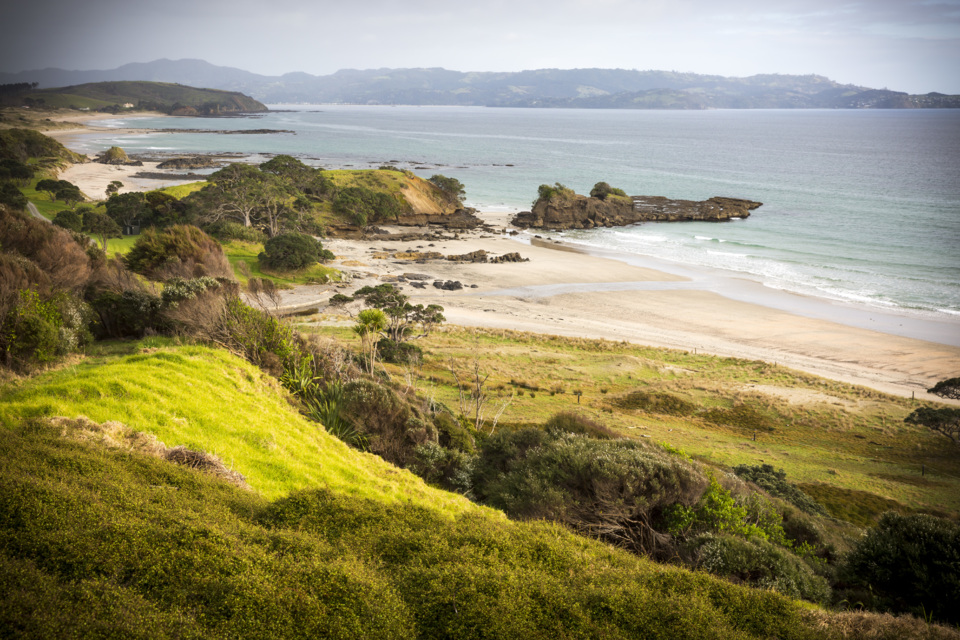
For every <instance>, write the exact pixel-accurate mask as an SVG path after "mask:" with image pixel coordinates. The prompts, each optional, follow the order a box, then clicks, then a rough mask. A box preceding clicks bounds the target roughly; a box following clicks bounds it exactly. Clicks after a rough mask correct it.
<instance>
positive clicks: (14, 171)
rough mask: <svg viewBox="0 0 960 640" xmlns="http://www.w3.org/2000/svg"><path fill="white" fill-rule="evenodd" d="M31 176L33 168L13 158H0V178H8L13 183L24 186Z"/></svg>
mask: <svg viewBox="0 0 960 640" xmlns="http://www.w3.org/2000/svg"><path fill="white" fill-rule="evenodd" d="M32 177H33V169H31V168H30V167H29V166H27V165H26V164H24V163H22V162H20V161H19V160H16V159H15V158H3V159H2V160H0V180H9V181H11V182H13V183H14V184H17V185H19V186H21V187H25V186H26V185H27V183H28V182H29V181H30V178H32Z"/></svg>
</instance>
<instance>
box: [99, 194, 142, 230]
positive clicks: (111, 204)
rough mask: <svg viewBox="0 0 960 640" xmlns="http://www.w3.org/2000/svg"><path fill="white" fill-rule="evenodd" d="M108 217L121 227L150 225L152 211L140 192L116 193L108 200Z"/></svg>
mask: <svg viewBox="0 0 960 640" xmlns="http://www.w3.org/2000/svg"><path fill="white" fill-rule="evenodd" d="M106 208H107V215H108V216H110V218H112V219H113V221H114V222H116V223H117V224H118V225H120V226H121V227H125V226H128V225H132V224H139V225H140V226H143V227H146V226H147V225H148V224H149V214H150V209H149V207H148V206H147V201H146V199H145V198H144V197H143V194H142V193H140V192H139V191H131V192H130V193H115V194H113V195H112V196H110V197H109V198H108V199H107V204H106Z"/></svg>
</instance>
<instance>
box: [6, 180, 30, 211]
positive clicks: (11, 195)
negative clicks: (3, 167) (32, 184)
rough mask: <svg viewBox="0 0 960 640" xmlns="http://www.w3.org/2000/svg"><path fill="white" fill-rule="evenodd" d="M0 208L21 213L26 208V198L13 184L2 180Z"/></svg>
mask: <svg viewBox="0 0 960 640" xmlns="http://www.w3.org/2000/svg"><path fill="white" fill-rule="evenodd" d="M0 206H3V207H9V208H10V209H16V210H17V211H23V210H24V209H26V208H27V196H25V195H23V194H22V193H21V192H20V189H17V187H16V185H15V184H13V183H12V182H9V181H7V180H4V181H2V182H0Z"/></svg>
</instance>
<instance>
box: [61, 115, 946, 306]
mask: <svg viewBox="0 0 960 640" xmlns="http://www.w3.org/2000/svg"><path fill="white" fill-rule="evenodd" d="M282 108H283V109H287V111H277V112H271V113H269V114H265V115H263V116H260V117H255V118H230V119H224V120H211V119H191V118H187V119H181V118H178V119H170V118H146V119H142V118H138V119H135V120H134V119H128V120H123V119H118V120H115V121H108V122H107V124H109V125H112V126H117V127H121V126H137V127H148V128H199V129H226V130H233V129H254V128H270V129H290V130H293V131H295V133H294V134H275V135H220V134H184V133H164V134H145V135H142V134H141V135H110V134H97V135H90V136H85V137H84V138H83V139H81V140H80V142H79V145H80V146H81V147H85V148H86V150H88V151H90V152H95V151H99V150H101V149H103V148H106V147H107V146H110V145H112V144H119V145H120V146H122V147H124V148H125V149H127V150H128V151H130V152H138V151H147V150H162V151H184V152H185V151H232V152H240V153H244V154H250V155H257V154H269V153H290V154H293V155H298V156H301V157H303V158H305V159H306V160H307V161H308V162H311V163H314V164H319V165H322V166H326V167H330V168H339V167H347V166H353V167H357V168H366V167H370V166H374V167H375V166H379V165H380V164H383V163H385V162H387V161H399V162H400V165H401V166H403V167H406V168H411V169H413V170H414V171H415V172H416V173H418V174H420V175H423V176H424V177H428V176H430V175H432V174H434V173H443V174H445V175H451V176H454V177H456V178H458V179H459V180H461V182H463V183H464V184H465V185H466V188H467V202H468V204H470V205H472V206H475V207H477V208H478V209H480V210H481V211H483V210H521V209H526V208H529V206H530V203H531V201H532V200H533V198H534V197H535V195H536V191H537V186H538V185H540V184H542V183H553V182H562V183H564V184H566V185H567V186H569V187H572V188H574V189H576V190H577V191H578V192H581V193H586V192H588V191H589V190H590V188H591V187H592V185H593V184H594V183H596V182H598V181H601V180H603V181H606V182H609V183H610V184H612V185H614V186H617V187H620V188H622V189H624V190H626V191H627V192H628V193H631V194H643V195H663V196H668V197H673V198H688V199H702V198H707V197H710V196H714V195H725V196H734V197H743V198H749V199H752V200H758V201H761V202H763V203H764V206H763V207H761V208H760V209H758V210H757V211H755V212H754V214H753V215H752V216H751V217H750V218H748V219H746V220H741V221H733V222H730V223H723V224H710V223H682V224H645V225H640V226H635V227H629V228H622V229H602V230H591V231H579V232H567V233H564V234H554V235H556V236H558V237H563V238H564V239H565V240H568V241H572V242H578V243H582V244H584V245H587V246H590V247H593V248H595V249H599V250H608V251H616V252H620V253H626V254H631V255H637V256H649V257H653V258H657V259H660V260H669V261H674V262H677V263H679V264H685V265H693V266H696V267H698V268H706V269H716V270H718V271H720V270H722V271H724V272H733V273H735V274H740V275H742V276H744V277H747V278H750V279H753V280H756V281H758V282H761V283H763V284H764V285H766V286H767V287H772V288H776V289H783V290H786V291H791V292H796V293H801V294H807V295H812V296H817V297H821V298H827V299H831V300H836V301H841V302H847V303H851V304H855V305H859V306H861V307H864V308H876V309H885V310H890V311H895V312H904V313H908V314H913V315H920V316H926V317H930V318H941V319H950V318H956V317H960V257H958V256H960V111H955V110H916V111H910V110H902V111H866V110H861V111H809V110H803V111H786V110H778V111H697V112H682V111H681V112H677V111H619V110H532V109H529V110H525V109H484V108H462V107H363V106H327V105H324V106H309V107H306V106H305V107H294V108H290V107H282Z"/></svg>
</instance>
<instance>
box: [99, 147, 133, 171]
mask: <svg viewBox="0 0 960 640" xmlns="http://www.w3.org/2000/svg"><path fill="white" fill-rule="evenodd" d="M96 161H97V162H99V163H100V164H119V165H126V166H130V167H142V166H143V163H142V162H141V161H139V160H133V159H131V158H130V156H128V155H127V152H126V151H124V150H123V149H121V148H120V147H110V148H109V149H107V150H106V151H104V152H103V153H101V154H100V155H99V156H97V160H96Z"/></svg>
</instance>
